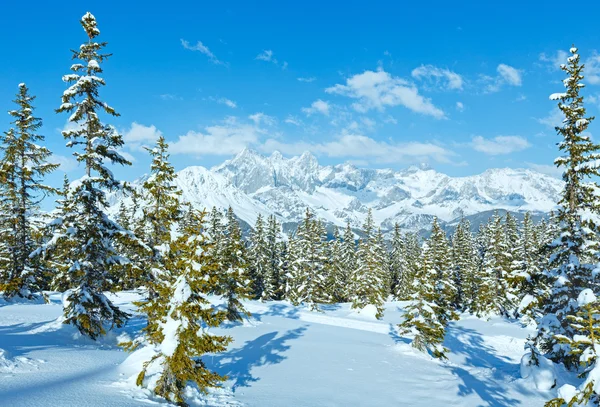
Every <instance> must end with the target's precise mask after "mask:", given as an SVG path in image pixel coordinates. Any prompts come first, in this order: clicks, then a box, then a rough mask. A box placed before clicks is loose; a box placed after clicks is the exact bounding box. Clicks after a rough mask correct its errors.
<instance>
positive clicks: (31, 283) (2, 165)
mask: <svg viewBox="0 0 600 407" xmlns="http://www.w3.org/2000/svg"><path fill="white" fill-rule="evenodd" d="M34 100H35V96H31V95H30V94H29V89H28V88H27V86H26V85H25V84H24V83H21V84H20V85H19V92H18V93H17V97H16V99H15V101H14V102H15V104H16V105H17V109H15V110H11V111H9V112H8V114H9V115H10V116H11V117H12V118H13V121H12V124H13V125H14V128H13V129H11V130H10V131H8V132H6V133H5V135H4V137H2V138H1V139H0V142H1V144H0V150H1V151H2V153H3V156H2V157H1V158H0V205H1V208H0V209H2V211H1V213H0V226H1V227H2V230H1V232H0V234H1V235H2V237H3V239H2V240H3V244H2V245H1V246H0V248H2V249H4V250H3V251H4V253H3V254H2V256H1V258H2V259H4V261H2V268H3V269H4V270H5V273H6V274H7V275H6V277H5V283H4V296H5V297H6V298H12V297H14V296H19V297H24V298H31V297H32V295H33V294H34V293H35V292H37V291H40V289H41V287H42V285H43V280H44V270H43V267H42V263H43V262H42V261H41V258H40V257H37V256H31V254H32V253H33V252H34V250H36V249H37V246H38V243H39V242H38V240H39V239H36V237H35V235H37V234H39V232H40V229H41V227H42V225H41V214H40V209H39V204H40V202H41V200H42V199H43V198H44V197H45V196H46V195H47V194H48V193H55V192H57V191H56V190H55V189H54V188H52V187H50V186H47V185H45V184H44V183H43V178H44V176H45V175H47V174H49V173H50V172H52V171H54V170H55V169H56V168H57V167H58V164H51V163H48V158H50V156H51V155H52V153H51V152H50V151H49V150H48V149H47V148H45V147H41V146H39V145H38V143H39V142H40V141H43V140H44V136H42V135H39V134H37V131H38V130H39V129H40V127H41V126H42V120H41V119H39V118H37V117H35V116H34V115H33V111H34V106H33V101H34ZM0 284H2V282H1V281H0ZM0 290H1V289H0Z"/></svg>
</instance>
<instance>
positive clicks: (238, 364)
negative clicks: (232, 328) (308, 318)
mask: <svg viewBox="0 0 600 407" xmlns="http://www.w3.org/2000/svg"><path fill="white" fill-rule="evenodd" d="M304 331H306V326H302V327H300V328H297V329H293V330H289V331H287V332H286V333H285V334H283V335H281V336H278V334H279V332H277V331H274V332H269V333H266V334H264V335H261V336H259V337H258V338H256V339H253V340H251V341H247V342H246V343H245V344H244V345H243V346H242V347H240V348H237V349H232V350H230V351H227V352H224V353H222V354H218V355H214V356H207V357H204V358H203V360H204V363H206V365H207V367H208V368H209V369H211V370H214V371H216V372H217V373H219V374H221V375H226V376H227V377H228V379H229V380H231V381H233V385H232V390H233V391H234V392H235V390H236V389H237V388H238V387H248V386H249V385H250V383H253V382H257V381H258V380H260V379H259V378H258V377H254V376H253V375H252V369H254V368H256V367H260V366H266V365H275V364H278V363H281V362H282V361H284V360H285V359H286V356H284V355H283V353H284V352H286V351H287V350H289V349H290V348H291V346H290V345H289V344H288V342H289V341H291V340H294V339H298V338H299V337H301V336H302V335H304Z"/></svg>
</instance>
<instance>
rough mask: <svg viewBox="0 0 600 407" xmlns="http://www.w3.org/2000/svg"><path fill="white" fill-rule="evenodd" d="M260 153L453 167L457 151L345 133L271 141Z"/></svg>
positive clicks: (434, 145) (265, 144) (436, 146)
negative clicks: (320, 139)
mask: <svg viewBox="0 0 600 407" xmlns="http://www.w3.org/2000/svg"><path fill="white" fill-rule="evenodd" d="M261 150H263V151H265V152H273V151H275V150H277V151H280V152H282V153H283V154H286V155H298V154H301V153H302V152H304V151H310V152H312V153H314V154H317V155H325V156H328V157H333V158H354V159H361V160H363V161H364V162H366V161H367V160H371V161H376V162H377V163H414V162H423V161H431V160H433V161H436V162H440V163H445V164H454V161H453V158H454V157H455V156H456V154H455V153H454V152H452V151H450V150H447V149H445V148H444V147H441V146H438V145H436V144H432V143H421V142H407V143H388V142H385V141H377V140H374V139H372V138H370V137H367V136H363V135H359V134H344V135H341V136H340V137H338V138H336V139H335V140H332V141H328V142H323V143H309V142H302V141H300V142H295V143H284V142H281V141H279V140H275V139H269V140H267V141H266V142H265V143H264V144H263V145H262V146H261Z"/></svg>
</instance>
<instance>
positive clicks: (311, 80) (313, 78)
mask: <svg viewBox="0 0 600 407" xmlns="http://www.w3.org/2000/svg"><path fill="white" fill-rule="evenodd" d="M297 79H298V81H299V82H307V83H311V82H314V81H316V80H317V78H315V77H314V76H311V77H309V78H302V77H300V78H297Z"/></svg>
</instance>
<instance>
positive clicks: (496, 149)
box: [471, 136, 531, 155]
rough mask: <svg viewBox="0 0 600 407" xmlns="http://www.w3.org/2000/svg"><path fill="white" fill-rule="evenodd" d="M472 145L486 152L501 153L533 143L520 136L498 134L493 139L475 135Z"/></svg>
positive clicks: (508, 152)
mask: <svg viewBox="0 0 600 407" xmlns="http://www.w3.org/2000/svg"><path fill="white" fill-rule="evenodd" d="M471 147H472V148H473V149H474V150H477V151H480V152H482V153H484V154H489V155H501V154H510V153H514V152H517V151H522V150H525V149H526V148H529V147H531V144H529V142H528V141H527V140H526V139H524V138H523V137H520V136H496V137H494V138H493V139H486V138H484V137H481V136H475V137H473V139H472V140H471Z"/></svg>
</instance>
